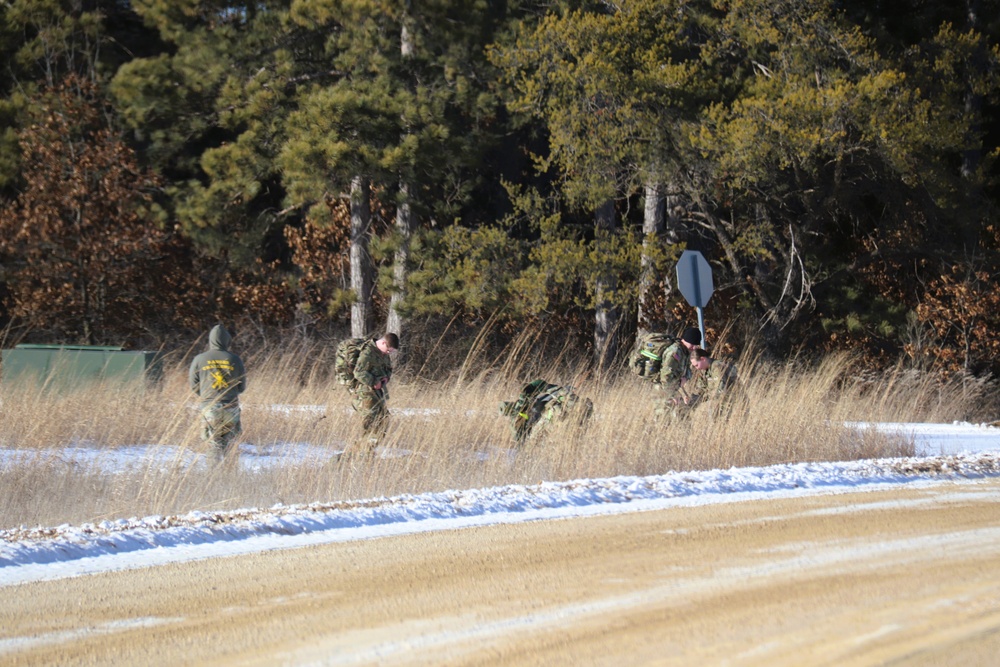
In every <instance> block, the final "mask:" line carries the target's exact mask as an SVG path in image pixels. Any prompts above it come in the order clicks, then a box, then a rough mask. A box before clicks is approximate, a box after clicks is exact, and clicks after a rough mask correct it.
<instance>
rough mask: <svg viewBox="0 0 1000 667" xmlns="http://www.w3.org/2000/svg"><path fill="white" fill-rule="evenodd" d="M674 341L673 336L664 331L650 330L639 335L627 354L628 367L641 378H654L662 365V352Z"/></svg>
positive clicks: (675, 339) (675, 340)
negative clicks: (633, 346)
mask: <svg viewBox="0 0 1000 667" xmlns="http://www.w3.org/2000/svg"><path fill="white" fill-rule="evenodd" d="M676 342H677V338H676V337H675V336H671V335H670V334H665V333H656V332H651V333H647V334H645V335H643V336H640V337H639V339H638V340H637V341H636V344H635V349H633V350H632V354H631V356H629V360H628V367H629V369H630V370H631V371H632V373H633V374H635V375H638V376H639V377H641V378H643V379H646V380H653V379H655V378H656V377H657V376H658V375H659V374H660V369H661V368H662V367H663V355H664V353H665V352H666V351H667V348H669V347H670V346H671V345H673V344H674V343H676Z"/></svg>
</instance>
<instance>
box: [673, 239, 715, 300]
mask: <svg viewBox="0 0 1000 667" xmlns="http://www.w3.org/2000/svg"><path fill="white" fill-rule="evenodd" d="M677 288H678V289H679V290H680V291H681V294H682V295H684V298H685V299H687V302H688V303H689V304H691V305H692V306H694V307H695V308H704V307H705V306H706V305H707V304H708V300H709V299H711V298H712V293H713V292H714V291H715V287H714V286H713V285H712V267H710V266H709V265H708V260H707V259H705V256H704V255H702V254H701V253H700V252H698V251H697V250H685V251H684V252H682V253H681V258H680V259H679V260H677Z"/></svg>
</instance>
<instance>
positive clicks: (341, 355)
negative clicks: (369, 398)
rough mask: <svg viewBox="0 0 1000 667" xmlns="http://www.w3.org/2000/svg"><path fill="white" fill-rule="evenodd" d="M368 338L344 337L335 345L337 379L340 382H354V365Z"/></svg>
mask: <svg viewBox="0 0 1000 667" xmlns="http://www.w3.org/2000/svg"><path fill="white" fill-rule="evenodd" d="M368 340H369V339H368V338H345V339H344V340H342V341H340V344H338V345H337V361H336V370H337V381H338V382H340V384H348V385H349V384H352V383H353V382H354V366H355V365H357V363H358V356H359V355H360V354H361V348H363V347H364V346H365V343H367V342H368Z"/></svg>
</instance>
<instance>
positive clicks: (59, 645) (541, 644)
mask: <svg viewBox="0 0 1000 667" xmlns="http://www.w3.org/2000/svg"><path fill="white" fill-rule="evenodd" d="M998 661H1000V480H997V479H993V480H981V481H975V482H961V483H940V484H934V485H930V486H922V487H915V486H911V487H909V488H904V489H896V490H889V491H878V492H869V493H849V494H843V495H828V496H812V497H805V498H798V499H772V500H763V501H755V502H740V503H723V504H717V505H711V506H700V507H692V508H681V509H671V510H664V511H655V512H643V513H633V514H624V515H616V516H606V517H595V518H583V519H569V520H561V521H549V522H537V523H530V524H518V525H506V526H504V525H499V526H492V527H484V528H475V529H466V530H460V531H451V532H437V533H423V534H416V535H409V536H404V537H393V538H383V539H378V540H370V541H365V542H354V543H341V544H331V545H327V546H322V547H311V548H304V549H297V550H289V551H277V552H267V553H261V554H257V555H253V556H241V557H235V558H223V559H213V560H207V561H200V562H191V563H182V564H175V565H170V566H163V567H157V568H149V569H142V570H132V571H125V572H114V573H106V574H101V575H90V576H85V577H79V578H76V579H66V580H60V581H51V582H40V583H32V584H21V585H17V586H10V587H6V588H2V589H0V664H3V665H9V664H22V665H28V664H30V665H156V664H169V665H179V664H190V665H195V664H212V665H277V664H291V665H609V666H610V665H614V666H615V667H618V666H621V665H796V666H799V665H838V666H856V665H921V666H924V665H926V666H931V665H934V666H940V665H961V666H963V667H969V666H975V665H996V664H1000V662H998Z"/></svg>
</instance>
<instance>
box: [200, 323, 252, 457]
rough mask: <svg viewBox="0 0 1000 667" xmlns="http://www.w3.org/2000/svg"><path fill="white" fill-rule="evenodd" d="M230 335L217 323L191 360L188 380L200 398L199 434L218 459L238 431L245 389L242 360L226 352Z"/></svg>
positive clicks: (225, 452) (237, 434) (224, 453)
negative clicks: (202, 347) (203, 348)
mask: <svg viewBox="0 0 1000 667" xmlns="http://www.w3.org/2000/svg"><path fill="white" fill-rule="evenodd" d="M231 342H232V336H230V335H229V332H228V331H226V328H225V327H224V326H222V325H221V324H217V325H215V326H214V327H212V330H211V331H210V332H209V334H208V350H206V351H205V352H202V353H201V354H199V355H198V356H196V357H195V358H194V360H192V361H191V368H190V370H189V371H188V380H189V382H190V385H191V390H192V391H193V392H194V393H196V394H197V395H198V397H199V398H201V420H202V437H203V439H204V440H205V441H206V442H208V443H209V446H210V448H211V453H212V455H213V456H214V457H215V460H216V461H222V460H223V459H224V458H225V457H226V454H227V453H228V451H229V447H230V446H231V445H232V443H233V441H234V440H235V439H236V438H237V437H238V436H239V435H240V433H241V432H242V425H241V423H240V394H242V393H243V392H244V391H245V390H246V388H247V379H246V371H245V370H244V368H243V361H242V360H241V359H240V357H239V356H238V355H236V354H234V353H233V352H230V351H229V344H230V343H231Z"/></svg>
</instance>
